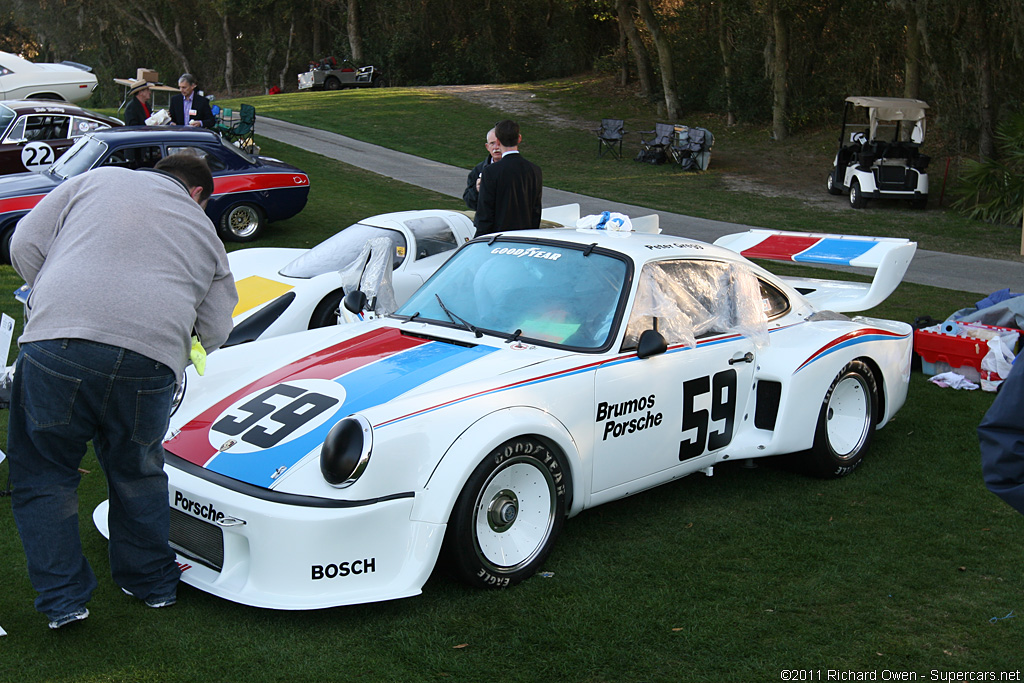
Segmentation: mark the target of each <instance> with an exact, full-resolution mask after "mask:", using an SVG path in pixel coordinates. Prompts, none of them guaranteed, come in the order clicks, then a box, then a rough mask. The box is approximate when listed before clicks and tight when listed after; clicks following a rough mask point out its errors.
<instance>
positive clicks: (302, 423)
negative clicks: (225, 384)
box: [210, 379, 345, 453]
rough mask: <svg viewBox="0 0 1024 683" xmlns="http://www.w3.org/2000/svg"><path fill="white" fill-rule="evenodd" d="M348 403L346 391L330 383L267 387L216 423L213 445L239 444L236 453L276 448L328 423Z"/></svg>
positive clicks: (318, 381) (301, 382) (312, 381)
mask: <svg viewBox="0 0 1024 683" xmlns="http://www.w3.org/2000/svg"><path fill="white" fill-rule="evenodd" d="M344 402H345V388H344V387H342V386H341V385H340V384H338V383H337V382H331V381H330V380H326V379H301V380H292V381H290V382H283V383H281V384H275V385H274V386H272V387H265V388H263V389H260V390H258V391H256V392H254V393H252V394H248V395H247V396H245V397H244V398H242V399H241V400H239V401H236V402H235V404H234V405H232V406H231V407H230V408H228V409H227V410H225V411H224V412H223V413H221V414H220V415H219V416H218V417H217V419H216V420H214V421H213V426H211V427H210V445H212V446H213V447H214V448H216V449H218V450H220V449H221V447H222V446H223V445H224V444H225V443H228V442H229V441H230V440H235V441H236V443H235V444H233V445H231V447H230V449H231V452H232V453H252V452H254V451H258V450H263V449H266V448H273V447H274V446H277V445H278V444H282V443H287V442H289V441H293V440H295V439H297V438H299V437H300V436H302V435H303V434H307V433H309V432H311V431H312V430H314V429H316V428H317V427H319V426H320V425H322V424H323V423H325V422H327V420H329V419H330V418H331V416H332V415H334V414H335V413H336V412H337V410H338V408H339V407H340V406H341V405H342V404H343V403H344ZM225 450H226V449H225Z"/></svg>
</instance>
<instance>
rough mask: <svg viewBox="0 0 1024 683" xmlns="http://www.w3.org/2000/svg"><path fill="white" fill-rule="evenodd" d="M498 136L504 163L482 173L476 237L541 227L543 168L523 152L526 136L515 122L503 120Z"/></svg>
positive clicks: (495, 132)
mask: <svg viewBox="0 0 1024 683" xmlns="http://www.w3.org/2000/svg"><path fill="white" fill-rule="evenodd" d="M494 134H495V136H496V137H497V138H498V149H500V150H501V161H499V162H497V163H494V164H490V165H489V166H486V167H485V168H484V170H483V173H481V174H480V197H479V199H478V200H477V205H476V218H475V219H474V220H473V224H474V225H476V234H477V235H488V234H490V233H494V232H501V231H504V230H528V229H531V228H538V227H540V211H541V192H542V190H543V188H544V181H543V176H542V175H541V171H540V167H539V166H537V165H536V164H532V163H530V162H529V161H527V160H526V159H524V158H523V156H522V155H521V154H520V153H519V143H520V142H522V140H523V136H522V135H520V134H519V124H517V123H516V122H515V121H509V120H505V121H499V122H498V123H497V125H495V126H494Z"/></svg>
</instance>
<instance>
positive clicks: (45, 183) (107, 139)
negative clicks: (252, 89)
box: [0, 126, 309, 263]
mask: <svg viewBox="0 0 1024 683" xmlns="http://www.w3.org/2000/svg"><path fill="white" fill-rule="evenodd" d="M177 153H191V154H197V155H199V156H201V157H202V158H204V159H205V160H206V162H207V163H208V164H209V165H210V170H211V171H212V172H213V195H212V196H211V197H210V201H209V204H207V206H206V213H207V215H208V216H209V217H210V219H211V220H212V221H213V222H214V224H215V225H216V226H217V229H218V230H219V231H220V234H221V237H223V238H224V239H226V240H231V241H235V242H249V241H251V240H254V239H256V238H257V237H258V236H259V235H260V233H261V232H262V231H263V229H264V227H265V226H266V224H267V223H270V222H272V221H277V220H283V219H286V218H291V217H292V216H294V215H296V214H297V213H299V211H301V210H302V208H303V207H304V206H305V205H306V199H307V197H308V196H309V177H308V176H307V175H306V174H305V173H304V172H302V171H300V170H299V169H297V168H295V167H294V166H290V165H289V164H286V163H284V162H281V161H278V160H277V159H271V158H269V157H260V156H253V155H251V154H249V153H247V152H245V151H243V150H241V149H239V148H238V147H236V146H234V145H231V144H228V143H226V142H224V141H223V140H222V139H221V138H220V136H219V135H217V134H216V133H214V132H213V131H209V130H202V129H189V128H184V127H178V126H147V127H126V128H111V129H108V130H99V131H95V132H93V133H90V134H88V135H85V136H82V137H81V138H79V139H78V142H76V143H75V145H74V146H73V147H72V148H71V149H70V150H68V151H67V152H66V153H65V154H64V156H62V157H61V158H60V159H58V160H57V162H56V163H54V164H53V166H51V167H50V168H49V170H47V171H45V172H43V173H17V174H14V175H9V176H5V177H3V178H0V258H2V260H3V262H4V263H10V262H11V259H10V242H11V235H13V234H14V228H15V226H16V225H17V223H18V220H19V219H21V217H22V216H24V215H25V214H26V213H28V212H29V211H30V210H31V209H32V207H34V206H35V205H36V204H38V203H39V201H40V200H41V199H42V198H43V197H44V196H46V194H47V193H48V192H50V190H52V189H53V188H55V187H57V185H59V184H60V183H62V182H63V181H64V180H66V179H67V178H70V177H71V176H74V175H78V174H79V173H84V172H86V171H88V170H89V169H93V168H98V167H100V166H121V167H124V168H132V169H135V168H147V167H152V166H153V165H155V164H156V162H157V161H159V160H160V159H162V158H163V157H165V156H167V155H169V154H177Z"/></svg>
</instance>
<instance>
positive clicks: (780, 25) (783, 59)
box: [771, 0, 789, 142]
mask: <svg viewBox="0 0 1024 683" xmlns="http://www.w3.org/2000/svg"><path fill="white" fill-rule="evenodd" d="M779 5H780V3H779V2H778V0H776V1H775V2H772V3H771V20H772V37H773V39H774V42H775V49H774V50H772V63H771V73H772V137H773V138H774V139H775V140H776V141H778V142H782V141H783V140H785V139H786V135H787V131H786V113H787V112H786V99H787V97H788V95H789V84H788V78H789V32H788V30H787V28H786V19H785V17H784V16H783V12H782V8H781V7H780V6H779Z"/></svg>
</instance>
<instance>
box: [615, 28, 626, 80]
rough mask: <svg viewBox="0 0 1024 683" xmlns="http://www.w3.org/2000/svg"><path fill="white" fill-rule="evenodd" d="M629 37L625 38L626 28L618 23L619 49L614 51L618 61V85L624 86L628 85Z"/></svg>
mask: <svg viewBox="0 0 1024 683" xmlns="http://www.w3.org/2000/svg"><path fill="white" fill-rule="evenodd" d="M628 49H629V39H628V38H626V30H625V29H624V28H623V27H622V23H621V22H620V23H619V49H618V50H616V51H615V61H617V62H618V63H619V85H620V86H621V87H623V88H625V87H626V86H627V85H629V57H628V56H627V52H628Z"/></svg>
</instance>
